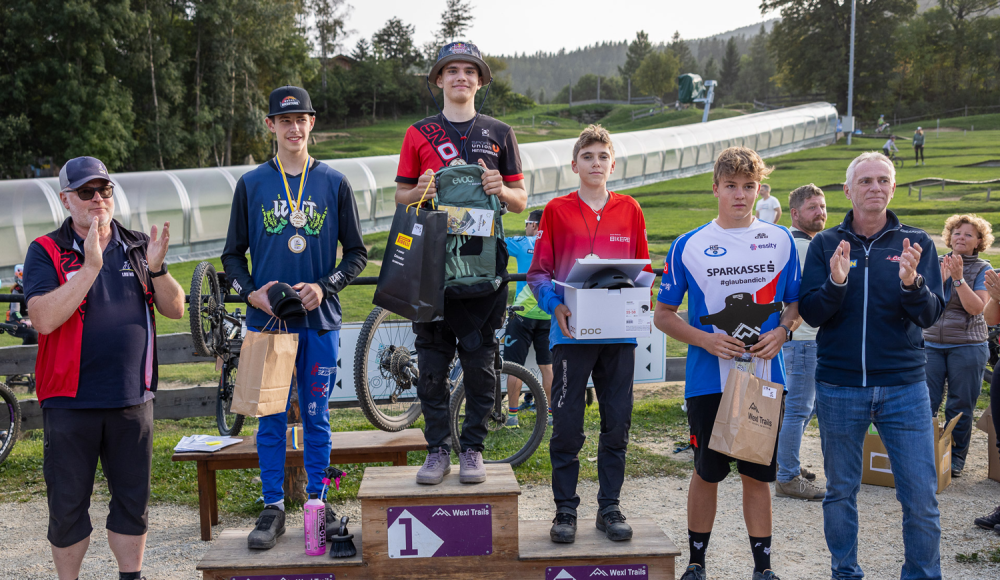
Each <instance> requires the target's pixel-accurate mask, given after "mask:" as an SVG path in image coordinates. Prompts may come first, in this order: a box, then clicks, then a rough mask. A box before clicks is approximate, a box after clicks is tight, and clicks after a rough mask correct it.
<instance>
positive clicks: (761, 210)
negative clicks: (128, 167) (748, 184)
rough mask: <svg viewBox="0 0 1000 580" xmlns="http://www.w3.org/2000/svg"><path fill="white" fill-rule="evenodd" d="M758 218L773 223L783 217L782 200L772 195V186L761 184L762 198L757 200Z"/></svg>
mask: <svg viewBox="0 0 1000 580" xmlns="http://www.w3.org/2000/svg"><path fill="white" fill-rule="evenodd" d="M757 219H759V220H760V221H763V222H768V223H771V224H776V223H778V220H779V219H781V202H780V201H778V198H776V197H772V196H771V186H770V185H768V184H766V183H762V184H760V199H759V200H758V201H757Z"/></svg>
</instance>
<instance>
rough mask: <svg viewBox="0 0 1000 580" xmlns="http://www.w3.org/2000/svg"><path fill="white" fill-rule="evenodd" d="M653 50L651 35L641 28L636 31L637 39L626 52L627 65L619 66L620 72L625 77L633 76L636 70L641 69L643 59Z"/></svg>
mask: <svg viewBox="0 0 1000 580" xmlns="http://www.w3.org/2000/svg"><path fill="white" fill-rule="evenodd" d="M651 52H653V43H651V42H650V41H649V35H648V34H646V32H645V31H643V30H640V31H639V32H636V33H635V40H633V41H632V42H631V43H629V45H628V51H627V52H626V53H625V66H620V67H618V74H619V75H620V76H621V77H622V78H625V79H628V78H632V76H633V75H634V74H635V71H637V70H639V65H641V64H642V61H643V60H645V59H646V57H647V56H649V53H651Z"/></svg>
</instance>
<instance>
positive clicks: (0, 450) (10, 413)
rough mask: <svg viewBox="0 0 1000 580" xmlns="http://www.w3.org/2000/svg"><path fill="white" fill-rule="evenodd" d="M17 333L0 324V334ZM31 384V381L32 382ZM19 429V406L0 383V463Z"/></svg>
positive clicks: (5, 386) (15, 399)
mask: <svg viewBox="0 0 1000 580" xmlns="http://www.w3.org/2000/svg"><path fill="white" fill-rule="evenodd" d="M16 331H17V325H16V324H8V323H6V322H3V323H0V334H2V333H4V332H6V333H12V332H16ZM32 382H33V381H32ZM20 428H21V404H20V403H19V402H18V400H17V397H16V396H14V392H13V391H11V390H10V389H9V388H8V387H7V385H6V384H4V383H0V463H3V462H4V461H5V460H6V459H7V456H8V455H10V450H11V449H13V448H14V444H15V443H17V433H18V431H19V430H20Z"/></svg>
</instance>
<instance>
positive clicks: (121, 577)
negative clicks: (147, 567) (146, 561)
mask: <svg viewBox="0 0 1000 580" xmlns="http://www.w3.org/2000/svg"><path fill="white" fill-rule="evenodd" d="M118 580H142V570H139V571H138V572H118Z"/></svg>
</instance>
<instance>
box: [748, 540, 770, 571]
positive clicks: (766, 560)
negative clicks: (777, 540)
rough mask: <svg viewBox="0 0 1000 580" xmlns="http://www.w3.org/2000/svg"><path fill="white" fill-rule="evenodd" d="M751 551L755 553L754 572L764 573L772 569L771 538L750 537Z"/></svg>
mask: <svg viewBox="0 0 1000 580" xmlns="http://www.w3.org/2000/svg"><path fill="white" fill-rule="evenodd" d="M750 551H751V552H753V571H754V572H760V573H763V572H764V570H770V569H771V536H767V537H766V538H755V537H753V536H750Z"/></svg>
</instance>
